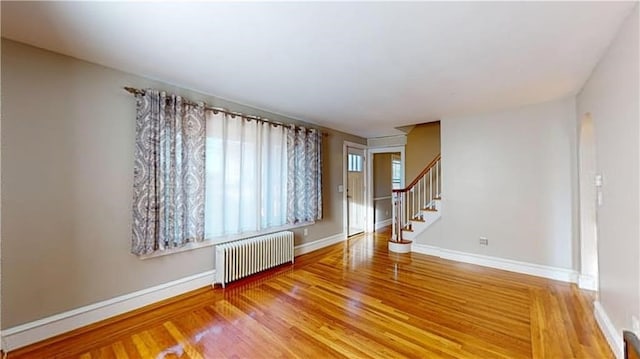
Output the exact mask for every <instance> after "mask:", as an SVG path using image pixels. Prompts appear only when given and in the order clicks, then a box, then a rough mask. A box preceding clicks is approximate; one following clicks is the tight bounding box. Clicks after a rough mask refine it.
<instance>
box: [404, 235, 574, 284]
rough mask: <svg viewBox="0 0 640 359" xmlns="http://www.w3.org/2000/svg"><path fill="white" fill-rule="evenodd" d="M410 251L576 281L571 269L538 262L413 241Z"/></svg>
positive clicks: (564, 280) (554, 278)
mask: <svg viewBox="0 0 640 359" xmlns="http://www.w3.org/2000/svg"><path fill="white" fill-rule="evenodd" d="M412 252H416V253H422V254H427V255H431V256H436V257H441V258H444V259H449V260H453V261H457V262H464V263H471V264H476V265H480V266H483V267H490V268H496V269H502V270H507V271H510V272H516V273H523V274H528V275H533V276H536V277H543V278H549V279H553V280H559V281H562V282H569V283H577V282H578V273H577V272H576V271H574V270H571V269H565V268H558V267H551V266H544V265H540V264H533V263H527V262H520V261H515V260H512V259H505V258H499V257H490V256H485V255H481V254H475V253H466V252H460V251H455V250H451V249H444V248H439V247H434V246H429V245H425V244H418V243H413V247H412Z"/></svg>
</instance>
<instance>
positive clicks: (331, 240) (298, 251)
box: [293, 233, 347, 257]
mask: <svg viewBox="0 0 640 359" xmlns="http://www.w3.org/2000/svg"><path fill="white" fill-rule="evenodd" d="M346 240H347V235H346V234H345V233H338V234H334V235H333V236H329V237H326V238H322V239H318V240H317V241H313V242H309V243H303V244H299V245H297V246H295V247H294V249H293V255H294V256H296V257H297V256H299V255H303V254H306V253H310V252H313V251H317V250H318V249H322V248H324V247H328V246H330V245H333V244H336V243H340V242H344V241H346Z"/></svg>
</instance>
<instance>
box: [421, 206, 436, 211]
mask: <svg viewBox="0 0 640 359" xmlns="http://www.w3.org/2000/svg"><path fill="white" fill-rule="evenodd" d="M422 210H423V211H428V212H438V210H437V209H435V208H429V207H427V208H423V209H422Z"/></svg>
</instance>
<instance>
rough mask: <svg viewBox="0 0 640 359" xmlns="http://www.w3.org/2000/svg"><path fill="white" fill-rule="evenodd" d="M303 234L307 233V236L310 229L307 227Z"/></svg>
mask: <svg viewBox="0 0 640 359" xmlns="http://www.w3.org/2000/svg"><path fill="white" fill-rule="evenodd" d="M302 234H303V235H305V236H306V235H308V234H309V229H308V228H305V229H304V230H303V231H302Z"/></svg>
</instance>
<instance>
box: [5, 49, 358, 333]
mask: <svg viewBox="0 0 640 359" xmlns="http://www.w3.org/2000/svg"><path fill="white" fill-rule="evenodd" d="M125 85H126V86H133V87H140V88H145V87H156V88H161V89H165V90H167V91H170V92H174V93H178V94H181V95H184V96H187V97H189V98H191V99H194V100H205V101H206V102H207V103H209V104H211V105H214V106H221V107H227V108H230V109H232V110H236V111H242V112H245V113H250V114H256V115H260V116H263V117H267V118H271V119H274V120H278V121H284V122H295V121H294V120H292V119H288V118H284V117H282V116H278V115H275V114H271V113H267V112H264V111H259V110H256V109H252V108H248V107H246V106H241V105H237V104H234V103H230V102H227V101H223V100H220V99H217V98H214V97H210V96H203V95H200V94H198V93H195V92H191V91H187V90H184V89H180V88H176V87H173V86H170V85H167V84H163V83H159V82H156V81H152V80H148V79H145V78H141V77H138V76H135V75H131V74H126V73H123V72H120V71H116V70H113V69H109V68H105V67H102V66H99V65H95V64H91V63H88V62H84V61H79V60H76V59H73V58H70V57H66V56H62V55H58V54H54V53H51V52H47V51H43V50H40V49H36V48H33V47H29V46H26V45H22V44H19V43H15V42H12V41H7V40H4V39H3V40H2V105H3V106H2V126H3V128H2V153H1V155H2V159H1V161H2V176H3V177H2V194H3V196H2V203H1V205H2V218H1V220H2V247H3V248H2V294H3V298H2V313H3V316H2V328H8V327H13V326H15V325H18V324H22V323H26V322H30V321H33V320H36V319H40V318H43V317H47V316H50V315H53V314H56V313H60V312H63V311H68V310H71V309H74V308H77V307H80V306H83V305H88V304H91V303H95V302H98V301H102V300H106V299H109V298H113V297H116V296H119V295H123V294H126V293H130V292H133V291H137V290H140V289H144V288H148V287H152V286H155V285H159V284H162V283H165V282H168V281H172V280H175V279H178V278H182V277H185V276H189V275H193V274H196V273H201V272H204V271H207V270H211V269H212V268H213V266H214V263H213V250H214V247H206V248H202V249H197V250H192V251H188V252H182V253H178V254H173V255H168V256H163V257H157V258H152V259H147V260H140V259H138V258H137V257H135V256H133V255H131V254H129V241H130V237H131V192H132V177H133V144H134V122H135V121H134V119H135V101H134V98H133V97H132V96H131V95H130V94H128V93H127V92H125V91H124V90H123V89H122V87H123V86H125ZM344 140H348V141H352V142H358V143H365V140H364V139H362V138H360V137H356V136H351V135H345V134H342V133H339V132H335V131H329V136H328V137H326V138H325V140H324V144H323V149H324V168H323V169H324V172H323V176H324V177H323V185H324V186H323V194H324V215H325V219H324V220H322V221H320V222H319V223H317V224H315V225H313V226H310V227H308V229H309V234H308V236H306V237H302V236H301V233H302V229H299V230H296V244H299V243H303V242H311V241H314V240H317V239H321V238H325V237H328V236H331V235H335V234H338V233H341V232H342V228H343V226H342V193H339V192H338V191H337V189H338V185H340V184H342V144H343V141H344Z"/></svg>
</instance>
